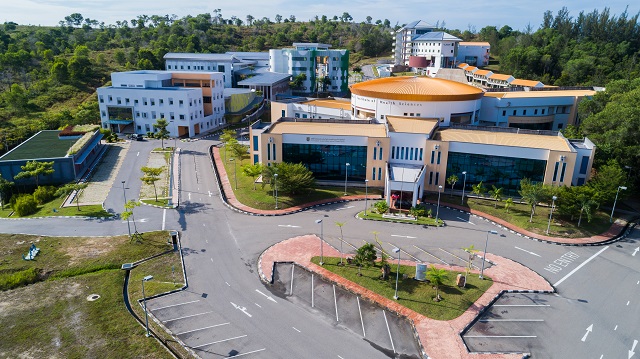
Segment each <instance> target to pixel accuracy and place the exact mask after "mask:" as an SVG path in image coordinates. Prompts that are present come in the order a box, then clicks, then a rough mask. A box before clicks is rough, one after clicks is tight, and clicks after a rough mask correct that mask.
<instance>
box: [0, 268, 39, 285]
mask: <svg viewBox="0 0 640 359" xmlns="http://www.w3.org/2000/svg"><path fill="white" fill-rule="evenodd" d="M37 281H38V272H37V271H36V269H35V268H29V269H26V270H23V271H19V272H15V273H7V274H4V273H3V274H0V290H9V289H14V288H18V287H22V286H24V285H28V284H31V283H35V282H37Z"/></svg>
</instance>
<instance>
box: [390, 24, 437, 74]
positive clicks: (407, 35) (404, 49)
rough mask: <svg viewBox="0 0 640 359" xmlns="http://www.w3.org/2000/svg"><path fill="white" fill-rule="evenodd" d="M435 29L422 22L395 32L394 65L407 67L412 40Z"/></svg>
mask: <svg viewBox="0 0 640 359" xmlns="http://www.w3.org/2000/svg"><path fill="white" fill-rule="evenodd" d="M435 29H436V27H435V26H433V25H431V24H429V23H427V22H424V21H422V20H417V21H413V22H411V23H409V24H407V25H405V26H403V27H402V28H400V29H398V30H397V31H392V32H391V35H393V37H394V40H393V44H392V46H393V59H394V62H395V64H396V65H409V57H410V56H411V55H412V52H413V39H414V38H416V37H419V36H421V35H424V34H426V33H429V32H431V31H435Z"/></svg>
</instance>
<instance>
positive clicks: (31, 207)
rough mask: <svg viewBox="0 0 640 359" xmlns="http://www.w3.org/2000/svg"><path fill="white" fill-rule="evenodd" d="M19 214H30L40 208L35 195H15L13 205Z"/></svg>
mask: <svg viewBox="0 0 640 359" xmlns="http://www.w3.org/2000/svg"><path fill="white" fill-rule="evenodd" d="M11 207H12V208H13V210H14V211H15V212H16V214H18V216H20V217H22V216H28V215H30V214H32V213H35V212H36V211H37V210H38V204H37V203H36V200H35V199H34V198H33V195H30V194H22V195H20V196H18V197H15V203H14V204H13V205H12V206H11Z"/></svg>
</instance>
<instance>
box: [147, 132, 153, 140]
mask: <svg viewBox="0 0 640 359" xmlns="http://www.w3.org/2000/svg"><path fill="white" fill-rule="evenodd" d="M154 136H155V135H154V133H153V132H151V131H149V132H147V138H153V137H154Z"/></svg>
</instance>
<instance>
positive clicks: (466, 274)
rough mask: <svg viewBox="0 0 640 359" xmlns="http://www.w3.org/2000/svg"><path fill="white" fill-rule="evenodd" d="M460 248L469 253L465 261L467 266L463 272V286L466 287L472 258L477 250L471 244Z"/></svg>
mask: <svg viewBox="0 0 640 359" xmlns="http://www.w3.org/2000/svg"><path fill="white" fill-rule="evenodd" d="M462 250H463V251H465V252H467V253H468V254H469V257H468V261H467V268H466V270H465V273H464V287H466V286H467V276H468V275H469V273H470V272H471V267H472V266H473V258H475V257H476V252H477V251H478V250H477V249H476V248H475V247H474V245H473V244H472V245H470V246H469V247H466V248H462Z"/></svg>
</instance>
